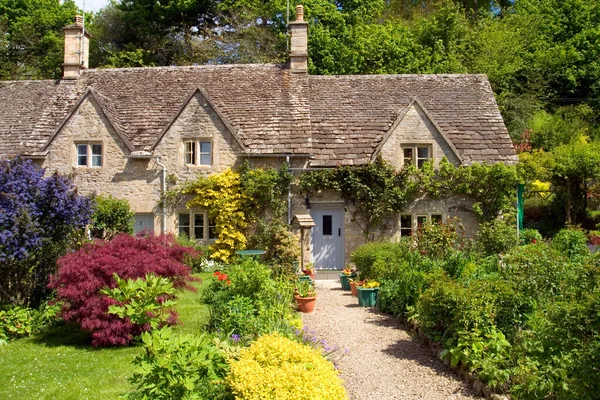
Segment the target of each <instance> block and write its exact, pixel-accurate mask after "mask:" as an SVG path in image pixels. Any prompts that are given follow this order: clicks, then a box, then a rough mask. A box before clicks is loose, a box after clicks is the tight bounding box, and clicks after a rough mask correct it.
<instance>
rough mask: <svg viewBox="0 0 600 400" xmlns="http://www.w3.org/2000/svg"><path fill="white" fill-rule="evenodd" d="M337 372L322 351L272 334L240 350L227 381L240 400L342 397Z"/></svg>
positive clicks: (307, 399)
mask: <svg viewBox="0 0 600 400" xmlns="http://www.w3.org/2000/svg"><path fill="white" fill-rule="evenodd" d="M338 374H339V373H338V372H337V370H336V369H335V368H334V365H333V364H332V363H331V362H329V361H327V360H326V359H325V358H324V357H323V356H322V355H321V351H320V350H318V349H315V348H311V347H308V346H305V345H303V344H301V343H298V342H295V341H293V340H290V339H287V338H284V337H282V336H280V335H278V334H269V335H265V336H262V337H261V338H259V339H258V340H256V341H255V342H254V343H252V345H250V347H249V348H247V349H242V350H241V352H240V357H239V360H237V361H232V362H231V371H230V374H229V376H228V377H227V381H228V382H229V384H230V385H231V388H232V390H233V393H234V394H235V395H236V398H238V399H240V400H241V399H243V400H268V399H277V400H286V399H290V400H309V399H310V400H313V399H314V400H317V399H319V400H327V399H331V400H339V399H345V398H347V396H346V393H345V391H344V388H343V386H342V381H341V380H340V379H339V376H338Z"/></svg>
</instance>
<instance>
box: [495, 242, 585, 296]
mask: <svg viewBox="0 0 600 400" xmlns="http://www.w3.org/2000/svg"><path fill="white" fill-rule="evenodd" d="M574 274H575V269H574V268H573V265H572V263H570V262H569V260H568V259H567V258H566V257H565V256H564V255H563V254H562V253H560V252H559V251H557V250H555V249H554V248H552V247H550V246H548V245H547V244H545V243H537V244H530V245H526V246H519V247H516V248H514V249H513V250H512V251H511V252H510V253H508V254H507V255H506V256H505V257H504V260H503V262H502V267H501V268H500V275H501V276H502V278H504V279H505V280H507V281H511V282H513V283H514V284H515V285H516V288H517V290H518V291H519V292H521V293H523V294H524V295H526V296H529V297H530V298H531V299H537V300H546V299H551V298H553V297H555V296H558V295H562V294H564V293H566V292H567V291H568V284H569V282H571V281H572V279H573V276H574Z"/></svg>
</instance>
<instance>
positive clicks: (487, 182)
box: [298, 157, 518, 238]
mask: <svg viewBox="0 0 600 400" xmlns="http://www.w3.org/2000/svg"><path fill="white" fill-rule="evenodd" d="M517 181H518V176H517V172H516V168H515V167H514V166H509V165H505V164H502V163H497V164H489V165H488V164H473V165H470V166H459V167H456V166H454V165H452V164H451V163H450V162H448V161H447V160H446V159H442V160H441V161H440V165H439V168H438V169H437V170H434V168H433V165H432V164H431V163H425V165H424V166H423V168H421V169H416V168H415V167H414V166H412V165H409V166H406V167H405V168H402V169H401V170H399V171H396V170H395V169H394V167H393V166H392V165H391V164H389V163H388V162H386V161H384V160H383V159H382V158H381V157H378V158H377V159H376V160H375V162H373V163H370V164H367V165H361V166H340V167H337V168H334V169H324V170H318V171H309V172H306V173H304V174H302V176H301V177H300V179H299V183H298V184H299V188H300V190H301V191H302V192H303V193H308V194H315V193H317V192H319V191H322V190H335V191H337V192H339V193H340V196H341V198H342V199H343V200H344V202H345V203H346V205H347V206H350V207H348V211H349V212H350V213H351V214H352V217H353V219H354V220H355V221H356V223H357V224H358V226H359V227H360V229H361V230H362V232H363V235H364V236H365V237H366V238H368V237H369V235H370V234H371V232H373V230H374V229H376V228H377V227H378V226H379V225H380V224H381V222H382V221H383V220H384V219H385V218H386V217H388V216H390V215H393V214H394V213H398V212H400V211H402V210H403V209H404V208H405V207H406V205H407V204H408V203H410V202H411V201H413V200H414V199H416V198H417V197H418V196H419V195H422V194H428V195H430V196H432V197H434V198H448V197H451V196H454V195H465V196H468V197H471V198H473V199H474V200H475V204H474V205H473V211H474V212H475V213H476V215H477V216H478V217H479V219H480V220H481V221H490V220H493V219H494V218H496V217H497V216H498V215H500V214H502V213H503V212H506V211H507V210H509V209H510V208H511V206H512V204H513V203H514V195H515V184H516V183H517Z"/></svg>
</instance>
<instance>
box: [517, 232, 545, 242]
mask: <svg viewBox="0 0 600 400" xmlns="http://www.w3.org/2000/svg"><path fill="white" fill-rule="evenodd" d="M519 239H520V243H521V244H532V243H533V244H535V243H537V242H540V241H542V235H541V234H540V232H538V230H537V229H523V230H522V231H521V232H520V238H519Z"/></svg>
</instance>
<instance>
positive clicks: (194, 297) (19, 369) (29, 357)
mask: <svg viewBox="0 0 600 400" xmlns="http://www.w3.org/2000/svg"><path fill="white" fill-rule="evenodd" d="M196 276H198V277H200V278H201V279H205V281H204V282H196V283H194V286H195V287H196V288H198V292H197V293H192V292H187V291H186V292H183V293H180V296H179V304H178V305H177V311H178V312H179V318H180V319H181V321H182V323H183V324H182V325H180V326H178V327H177V328H176V329H177V331H179V332H186V333H194V332H198V331H200V330H202V328H203V326H204V325H205V324H206V322H207V320H208V309H207V307H206V306H205V305H203V304H202V303H200V300H199V296H200V293H201V291H202V289H203V287H204V286H205V285H204V284H205V283H207V282H208V281H209V278H210V273H203V274H198V275H196ZM90 343H91V339H90V337H89V335H87V334H85V333H83V332H81V331H80V330H79V329H78V328H77V327H76V326H73V325H64V326H59V327H55V328H52V329H50V330H49V331H47V332H44V333H42V334H39V335H35V336H32V337H29V338H25V339H20V340H16V341H14V342H11V343H9V344H8V345H6V346H1V347H0V399H27V400H29V399H61V400H62V399H65V400H69V399H116V398H119V396H120V395H122V394H124V393H127V392H128V391H130V390H131V386H130V385H129V383H128V382H127V378H128V377H129V376H131V375H132V373H133V365H132V364H131V361H132V360H133V358H134V357H135V356H136V355H137V354H139V353H140V351H141V349H140V347H139V346H130V347H121V348H108V349H94V348H92V346H91V344H90Z"/></svg>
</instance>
